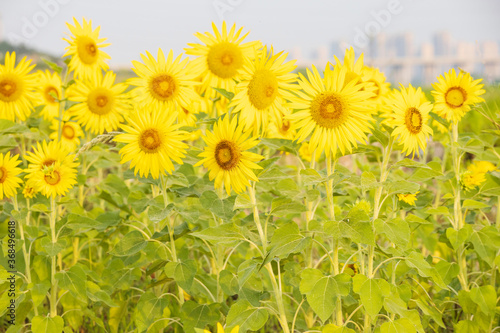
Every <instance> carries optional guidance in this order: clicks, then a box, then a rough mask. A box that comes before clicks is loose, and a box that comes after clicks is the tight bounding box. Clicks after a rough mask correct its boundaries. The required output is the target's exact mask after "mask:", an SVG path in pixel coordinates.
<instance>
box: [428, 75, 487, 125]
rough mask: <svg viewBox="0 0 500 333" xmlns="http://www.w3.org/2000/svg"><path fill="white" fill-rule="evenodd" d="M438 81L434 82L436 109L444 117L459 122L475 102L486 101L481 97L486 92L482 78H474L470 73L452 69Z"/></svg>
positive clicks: (433, 93) (433, 92)
mask: <svg viewBox="0 0 500 333" xmlns="http://www.w3.org/2000/svg"><path fill="white" fill-rule="evenodd" d="M437 79H438V82H437V83H434V84H432V87H433V88H434V90H433V91H432V95H433V96H434V111H435V112H436V113H437V114H438V115H439V116H441V117H443V118H444V119H446V120H448V121H451V122H454V123H458V122H459V121H460V119H462V117H463V116H464V115H465V114H466V113H467V112H468V111H469V110H470V109H471V106H473V105H474V104H477V103H480V102H484V99H482V98H481V97H479V96H480V95H482V94H484V92H485V91H484V89H482V88H483V86H484V85H483V84H480V82H481V81H482V79H478V80H474V79H473V78H472V76H470V74H469V73H466V72H463V71H460V72H459V73H458V74H457V72H456V71H455V69H450V71H449V72H448V73H444V77H443V76H442V75H440V76H439V77H438V78H437Z"/></svg>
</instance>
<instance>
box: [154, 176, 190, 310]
mask: <svg viewBox="0 0 500 333" xmlns="http://www.w3.org/2000/svg"><path fill="white" fill-rule="evenodd" d="M160 184H161V189H162V192H163V203H164V204H165V208H167V206H168V195H167V178H166V177H165V176H164V175H161V178H160ZM167 221H168V223H169V228H168V233H169V237H170V250H171V252H172V260H173V261H174V262H178V259H177V250H176V249H175V238H174V227H175V225H174V224H175V219H173V218H172V216H170V215H169V216H168V217H167ZM156 228H157V224H155V229H156ZM177 287H178V292H179V303H180V305H181V306H182V304H184V291H183V290H182V288H181V287H180V286H177Z"/></svg>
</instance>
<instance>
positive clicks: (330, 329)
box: [321, 324, 356, 333]
mask: <svg viewBox="0 0 500 333" xmlns="http://www.w3.org/2000/svg"><path fill="white" fill-rule="evenodd" d="M321 333H356V331H355V330H353V329H350V328H348V327H345V326H340V327H339V326H337V325H333V324H327V325H325V326H324V327H323V329H322V330H321Z"/></svg>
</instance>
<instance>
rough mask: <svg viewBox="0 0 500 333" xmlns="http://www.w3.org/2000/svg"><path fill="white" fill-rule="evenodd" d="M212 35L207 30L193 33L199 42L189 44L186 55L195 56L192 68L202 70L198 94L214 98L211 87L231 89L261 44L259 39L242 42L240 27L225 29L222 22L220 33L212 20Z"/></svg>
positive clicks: (200, 71) (243, 37)
mask: <svg viewBox="0 0 500 333" xmlns="http://www.w3.org/2000/svg"><path fill="white" fill-rule="evenodd" d="M212 28H213V34H211V33H210V32H205V33H204V34H202V33H199V32H198V33H196V34H195V36H196V37H197V38H198V39H199V40H200V42H201V43H200V44H196V43H188V45H189V46H190V48H186V49H185V51H186V54H188V55H193V56H196V57H197V58H195V59H194V60H193V61H192V62H191V64H190V67H191V71H192V72H194V73H201V80H202V87H201V91H200V92H201V93H202V94H203V93H205V96H208V97H213V95H214V94H215V91H214V90H212V88H213V87H216V88H222V89H224V90H226V91H229V92H234V89H235V86H236V83H235V80H237V81H239V80H240V75H241V71H242V69H243V65H244V64H245V62H246V61H247V60H249V59H253V58H255V56H256V55H257V50H258V49H260V48H261V46H262V44H261V42H259V41H253V42H247V43H243V40H244V39H245V38H246V37H247V35H248V32H247V33H246V34H242V30H243V28H239V29H238V30H236V25H233V26H232V27H231V29H230V30H229V31H228V30H227V26H226V22H222V29H221V31H220V32H219V29H217V26H216V25H215V23H212Z"/></svg>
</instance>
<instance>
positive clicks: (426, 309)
mask: <svg viewBox="0 0 500 333" xmlns="http://www.w3.org/2000/svg"><path fill="white" fill-rule="evenodd" d="M415 302H416V303H417V305H418V307H419V308H420V310H422V312H423V313H424V314H425V315H427V316H430V317H431V318H432V320H434V321H435V322H436V323H437V324H438V325H439V326H441V327H442V328H446V326H445V325H444V323H443V318H442V317H443V314H442V313H441V312H439V311H438V310H437V309H436V308H435V307H433V306H430V305H429V304H427V302H425V301H423V300H421V299H417V300H416V301H415Z"/></svg>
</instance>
